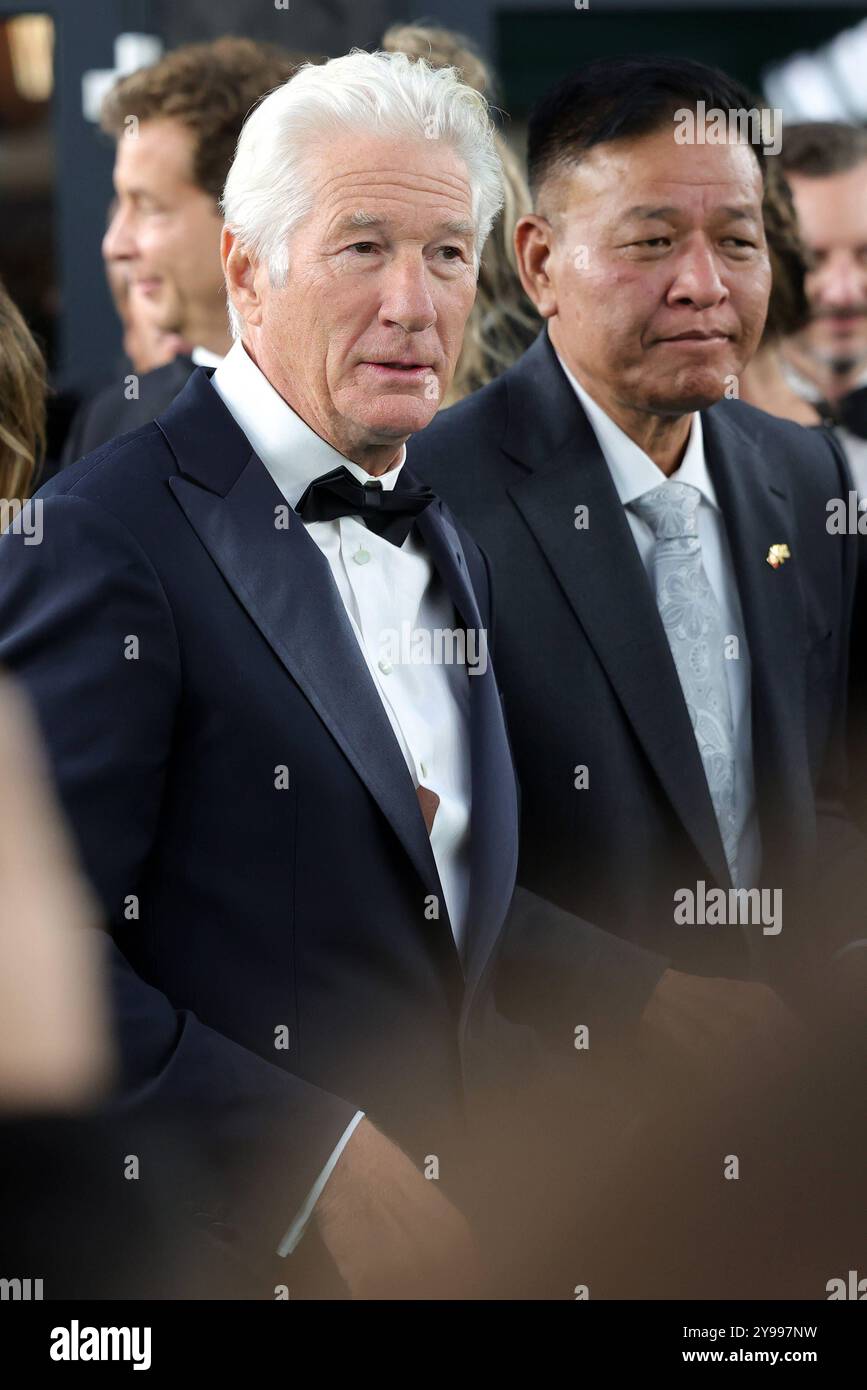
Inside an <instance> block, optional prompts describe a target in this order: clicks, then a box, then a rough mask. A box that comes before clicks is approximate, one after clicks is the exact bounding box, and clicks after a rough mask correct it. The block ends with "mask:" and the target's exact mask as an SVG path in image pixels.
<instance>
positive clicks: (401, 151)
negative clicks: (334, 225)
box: [304, 135, 473, 220]
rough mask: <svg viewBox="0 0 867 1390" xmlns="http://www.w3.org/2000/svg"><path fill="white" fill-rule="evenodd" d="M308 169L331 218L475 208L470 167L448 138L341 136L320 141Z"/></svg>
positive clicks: (459, 213) (451, 213)
mask: <svg viewBox="0 0 867 1390" xmlns="http://www.w3.org/2000/svg"><path fill="white" fill-rule="evenodd" d="M304 168H305V175H306V177H307V178H308V180H309V182H310V187H311V190H312V192H313V194H314V197H315V206H316V208H317V209H318V210H319V212H320V214H321V216H322V217H323V218H324V219H326V220H330V219H332V218H335V217H346V216H348V215H350V214H352V213H356V212H359V213H361V212H363V213H365V214H367V215H368V216H369V217H371V218H388V217H394V216H396V215H398V214H399V213H400V212H401V210H402V209H411V208H413V207H418V208H424V209H426V210H427V209H431V210H434V211H436V213H437V214H438V215H439V216H440V217H441V218H443V219H445V218H448V217H451V218H453V219H456V220H458V219H461V218H464V219H466V218H468V217H469V216H470V212H471V209H472V203H473V190H472V185H471V183H470V177H469V173H468V170H467V166H466V164H465V163H464V161H463V160H462V159H461V157H460V155H459V154H458V152H457V150H455V149H454V148H453V147H452V146H451V145H450V144H449V143H448V142H446V141H445V140H438V139H431V140H426V139H424V138H423V137H412V136H406V137H402V138H398V139H385V138H381V137H376V136H373V137H370V136H367V137H359V136H355V135H352V136H350V135H340V136H337V137H336V138H334V139H332V140H330V141H328V142H327V143H325V142H322V141H318V142H316V143H315V144H314V145H313V146H312V147H311V149H310V150H309V151H308V153H307V156H306V158H305V160H304Z"/></svg>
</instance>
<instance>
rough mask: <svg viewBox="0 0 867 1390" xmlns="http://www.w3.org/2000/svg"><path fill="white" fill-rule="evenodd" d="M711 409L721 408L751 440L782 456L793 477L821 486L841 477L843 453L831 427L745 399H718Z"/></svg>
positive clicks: (834, 481)
mask: <svg viewBox="0 0 867 1390" xmlns="http://www.w3.org/2000/svg"><path fill="white" fill-rule="evenodd" d="M712 409H713V410H714V411H720V412H722V413H723V417H724V418H725V419H727V420H728V421H730V422H731V423H732V424H734V425H736V427H737V428H738V429H740V430H741V432H742V433H743V434H745V435H746V436H747V438H748V439H749V440H750V441H751V442H752V443H753V444H757V445H758V446H759V447H760V448H762V449H765V450H769V451H772V452H773V453H774V454H776V455H778V456H780V457H782V458H784V459H785V462H786V465H787V468H788V470H789V472H790V474H791V476H792V477H793V478H796V479H799V480H801V481H803V483H804V484H810V483H812V484H816V483H820V484H821V485H823V486H824V485H828V484H831V483H834V484H836V483H837V482H839V481H840V480H841V477H842V475H841V463H842V455H841V451H840V446H839V444H838V443H837V441H836V440H835V439H834V436H833V433H832V432H831V431H830V430H827V429H825V428H823V427H821V426H810V425H801V424H798V422H797V421H796V420H786V419H783V418H782V417H781V416H779V415H770V414H769V413H768V412H767V411H766V410H760V409H759V408H758V407H757V406H754V405H748V404H747V402H746V401H725V402H719V403H718V404H717V405H716V406H714V407H712Z"/></svg>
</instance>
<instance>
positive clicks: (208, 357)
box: [190, 343, 223, 367]
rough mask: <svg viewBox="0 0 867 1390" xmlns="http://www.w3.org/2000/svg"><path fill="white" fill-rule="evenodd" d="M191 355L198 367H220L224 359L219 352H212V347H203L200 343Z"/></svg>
mask: <svg viewBox="0 0 867 1390" xmlns="http://www.w3.org/2000/svg"><path fill="white" fill-rule="evenodd" d="M190 357H191V358H192V359H193V364H194V365H195V366H196V367H219V365H220V363H221V362H222V360H223V359H222V357H220V356H219V354H218V353H216V352H211V349H210V348H206V347H202V346H201V344H198V343H197V344H196V346H195V347H194V348H193V350H192V352H191V353H190Z"/></svg>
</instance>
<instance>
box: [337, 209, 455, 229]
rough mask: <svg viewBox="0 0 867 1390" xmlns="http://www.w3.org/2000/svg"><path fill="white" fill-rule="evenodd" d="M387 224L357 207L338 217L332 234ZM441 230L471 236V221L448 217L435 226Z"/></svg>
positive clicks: (380, 226) (381, 218) (385, 219)
mask: <svg viewBox="0 0 867 1390" xmlns="http://www.w3.org/2000/svg"><path fill="white" fill-rule="evenodd" d="M388 225H389V224H388V219H387V218H384V217H377V216H376V215H375V213H372V212H363V211H361V210H360V209H359V210H358V211H357V212H351V213H349V215H348V216H347V217H342V218H341V219H340V221H339V222H338V223H337V225H336V226H335V228H334V235H338V234H339V233H340V232H344V231H350V230H352V229H354V228H358V227H379V228H383V227H387V226H388ZM443 232H445V233H447V234H448V235H449V236H472V234H473V223H472V221H471V220H470V218H468V217H448V218H446V219H445V221H443V222H440V223H439V224H438V225H437V227H436V228H435V233H436V234H437V235H438V234H440V233H443Z"/></svg>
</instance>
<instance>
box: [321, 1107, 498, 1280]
mask: <svg viewBox="0 0 867 1390" xmlns="http://www.w3.org/2000/svg"><path fill="white" fill-rule="evenodd" d="M316 1217H317V1220H318V1222H319V1228H320V1231H321V1234H322V1238H323V1240H324V1242H325V1245H326V1246H327V1248H328V1250H329V1251H330V1252H331V1256H332V1258H333V1260H334V1262H335V1264H336V1265H337V1268H338V1270H339V1271H340V1274H341V1276H342V1278H343V1279H344V1280H345V1282H346V1284H347V1286H348V1288H349V1291H350V1293H351V1295H352V1297H353V1298H357V1299H358V1298H360V1299H425V1300H428V1299H468V1298H479V1297H481V1296H482V1293H483V1289H484V1282H485V1275H484V1272H483V1267H482V1262H481V1257H480V1254H479V1251H478V1248H477V1246H476V1243H475V1239H474V1237H473V1234H472V1232H471V1230H470V1227H469V1225H468V1224H467V1222H466V1220H465V1219H464V1217H463V1216H462V1215H461V1213H460V1212H459V1211H458V1210H457V1208H456V1207H454V1206H453V1205H452V1203H451V1202H449V1201H448V1199H447V1198H446V1197H444V1196H443V1194H442V1193H441V1192H439V1191H437V1184H436V1182H433V1181H428V1180H427V1179H426V1178H425V1177H424V1176H423V1175H422V1174H421V1173H420V1172H419V1171H418V1169H417V1168H416V1167H415V1165H414V1164H413V1162H412V1161H411V1159H409V1158H408V1157H407V1155H406V1154H405V1153H404V1152H403V1151H402V1149H399V1148H398V1147H397V1145H396V1144H393V1143H392V1142H391V1140H390V1139H387V1138H386V1136H385V1135H384V1134H381V1133H380V1131H379V1130H377V1129H376V1128H375V1127H374V1126H373V1125H372V1124H371V1123H370V1121H369V1120H366V1119H365V1120H362V1121H361V1123H360V1124H359V1126H358V1128H357V1129H356V1131H355V1133H354V1134H353V1136H352V1138H351V1139H350V1141H349V1143H348V1144H347V1145H346V1148H345V1149H344V1150H343V1153H342V1154H341V1156H340V1158H339V1159H338V1161H337V1164H336V1166H335V1169H334V1172H333V1174H332V1176H331V1178H330V1180H329V1182H328V1184H327V1185H326V1187H325V1190H324V1191H323V1193H322V1196H321V1197H320V1199H319V1202H318V1204H317V1206H316Z"/></svg>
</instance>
